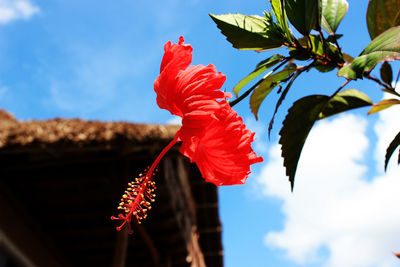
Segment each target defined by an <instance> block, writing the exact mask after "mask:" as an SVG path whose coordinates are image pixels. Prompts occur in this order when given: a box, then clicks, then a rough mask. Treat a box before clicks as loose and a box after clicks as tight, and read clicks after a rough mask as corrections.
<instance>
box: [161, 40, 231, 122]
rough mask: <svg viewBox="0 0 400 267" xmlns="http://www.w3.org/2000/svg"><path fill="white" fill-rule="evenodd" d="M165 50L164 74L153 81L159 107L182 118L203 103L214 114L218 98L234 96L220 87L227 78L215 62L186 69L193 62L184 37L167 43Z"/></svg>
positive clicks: (204, 108) (189, 48) (162, 64)
mask: <svg viewBox="0 0 400 267" xmlns="http://www.w3.org/2000/svg"><path fill="white" fill-rule="evenodd" d="M164 49H165V54H164V57H163V60H162V63H161V73H160V75H159V76H158V78H157V79H156V81H155V82H154V90H155V92H156V93H157V104H158V106H159V107H160V108H163V109H167V110H169V111H170V112H171V113H172V114H174V115H178V116H181V117H183V116H184V115H185V113H189V112H192V111H193V110H194V109H196V108H197V107H198V106H202V110H204V111H205V110H206V108H209V109H210V110H209V112H210V114H211V113H213V112H214V109H213V108H214V107H215V104H214V102H215V101H216V100H217V99H223V98H225V97H231V94H229V93H224V92H222V91H220V90H219V89H220V88H221V86H222V85H223V84H224V82H225V79H226V77H225V75H223V74H222V73H220V72H219V73H217V71H216V69H215V67H214V66H213V65H211V64H210V65H208V66H202V65H199V66H190V67H189V68H188V69H186V68H187V67H188V66H189V64H190V62H191V61H192V47H191V46H190V45H184V44H183V38H180V42H179V44H171V42H168V43H166V44H165V46H164ZM198 101H200V102H198ZM197 102H198V103H197Z"/></svg>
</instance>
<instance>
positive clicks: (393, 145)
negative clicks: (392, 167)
mask: <svg viewBox="0 0 400 267" xmlns="http://www.w3.org/2000/svg"><path fill="white" fill-rule="evenodd" d="M399 145H400V132H399V133H398V134H397V135H396V137H395V138H394V139H393V140H392V142H391V143H390V145H389V147H388V148H387V150H386V155H385V171H386V169H387V165H388V164H389V160H390V157H391V156H392V154H393V152H394V151H395V150H396V148H397V147H398V146H399ZM399 153H400V152H399ZM398 163H399V164H400V154H399V160H398Z"/></svg>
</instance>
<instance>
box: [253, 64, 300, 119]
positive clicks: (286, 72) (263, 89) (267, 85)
mask: <svg viewBox="0 0 400 267" xmlns="http://www.w3.org/2000/svg"><path fill="white" fill-rule="evenodd" d="M295 71H296V67H289V68H285V69H283V70H281V71H279V72H277V73H275V74H274V75H271V76H268V77H266V78H265V79H264V80H263V81H262V82H261V83H260V84H259V85H258V86H257V87H256V89H254V91H253V93H252V94H251V96H250V108H251V112H252V113H253V114H254V116H255V118H256V120H258V110H259V108H260V105H261V103H262V102H263V101H264V99H265V98H266V97H267V95H268V94H269V93H270V92H271V91H272V89H274V88H275V87H276V86H277V85H279V83H280V82H281V81H283V80H285V79H287V78H288V77H289V76H290V75H291V74H292V73H293V72H295Z"/></svg>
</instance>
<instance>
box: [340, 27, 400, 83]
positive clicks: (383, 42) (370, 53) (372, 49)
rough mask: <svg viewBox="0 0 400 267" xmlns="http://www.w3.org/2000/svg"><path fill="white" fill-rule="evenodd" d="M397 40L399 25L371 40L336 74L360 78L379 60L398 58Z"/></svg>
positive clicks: (398, 46) (353, 78) (399, 55)
mask: <svg viewBox="0 0 400 267" xmlns="http://www.w3.org/2000/svg"><path fill="white" fill-rule="evenodd" d="M399 40H400V26H396V27H392V28H390V29H389V30H387V31H385V32H384V33H382V34H381V35H379V36H378V37H376V38H375V39H374V40H372V42H371V43H369V45H368V46H367V47H366V48H365V49H364V50H363V51H362V52H361V54H360V55H359V56H358V57H357V58H355V59H354V60H353V62H352V63H351V64H348V65H345V66H344V67H343V68H341V69H340V70H339V72H338V75H339V76H343V77H345V78H346V79H352V80H355V79H357V78H362V76H363V74H364V72H367V71H371V70H372V69H373V68H375V66H376V64H378V63H379V62H382V61H393V60H397V59H400V42H399Z"/></svg>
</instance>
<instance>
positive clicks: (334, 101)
mask: <svg viewBox="0 0 400 267" xmlns="http://www.w3.org/2000/svg"><path fill="white" fill-rule="evenodd" d="M371 105H372V101H371V99H370V98H369V97H368V96H367V95H366V94H364V93H363V92H361V91H359V90H355V89H346V90H343V91H342V92H339V93H337V94H336V95H334V96H333V97H332V98H331V99H329V101H328V103H327V104H326V106H325V107H324V109H323V110H322V111H321V113H320V114H319V115H318V119H319V120H321V119H325V118H327V117H330V116H332V115H336V114H338V113H341V112H345V111H348V110H352V109H355V108H361V107H366V106H371Z"/></svg>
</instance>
